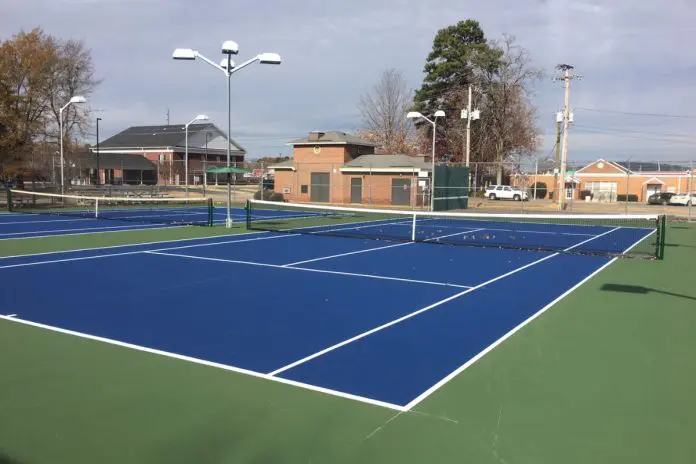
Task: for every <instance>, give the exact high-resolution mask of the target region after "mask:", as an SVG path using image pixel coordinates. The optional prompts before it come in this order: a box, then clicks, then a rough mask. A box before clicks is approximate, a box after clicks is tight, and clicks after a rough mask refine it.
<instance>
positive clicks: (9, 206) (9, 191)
mask: <svg viewBox="0 0 696 464" xmlns="http://www.w3.org/2000/svg"><path fill="white" fill-rule="evenodd" d="M8 187H9V186H8ZM7 211H9V212H10V213H11V212H12V189H10V188H8V189H7Z"/></svg>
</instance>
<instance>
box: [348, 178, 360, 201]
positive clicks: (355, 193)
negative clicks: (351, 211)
mask: <svg viewBox="0 0 696 464" xmlns="http://www.w3.org/2000/svg"><path fill="white" fill-rule="evenodd" d="M350 202H351V203H362V178H360V177H353V178H351V179H350Z"/></svg>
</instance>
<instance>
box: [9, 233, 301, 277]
mask: <svg viewBox="0 0 696 464" xmlns="http://www.w3.org/2000/svg"><path fill="white" fill-rule="evenodd" d="M240 235H241V234H240ZM294 236H295V234H293V235H274V236H271V237H269V236H263V237H254V238H247V239H242V240H230V241H227V242H215V243H197V244H195V245H184V246H180V247H169V248H157V249H155V250H136V251H127V252H124V253H110V254H106V255H91V256H77V257H74V258H64V259H53V260H49V261H33V262H29V263H18V264H8V265H6V266H0V269H11V268H15V267H27V266H38V265H40V264H53V263H67V262H72V261H84V260H87V259H99V258H110V257H112V256H127V255H136V254H139V253H147V252H149V251H168V250H182V249H185V248H196V247H204V246H214V245H227V244H230V243H243V242H252V241H255V240H273V239H277V238H285V237H294ZM129 246H139V245H129ZM97 249H99V248H97ZM19 257H22V256H21V255H20V256H19Z"/></svg>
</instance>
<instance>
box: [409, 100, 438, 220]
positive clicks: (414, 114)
mask: <svg viewBox="0 0 696 464" xmlns="http://www.w3.org/2000/svg"><path fill="white" fill-rule="evenodd" d="M406 117H407V118H408V119H418V118H422V119H425V120H426V121H428V122H429V123H430V124H432V125H433V153H432V161H431V162H432V168H431V173H430V183H431V186H430V211H435V137H436V129H437V118H444V117H445V112H444V111H442V110H437V111H436V112H435V114H434V115H433V119H428V118H427V117H425V116H423V115H422V114H421V113H419V112H418V111H410V112H409V113H408V114H407V115H406Z"/></svg>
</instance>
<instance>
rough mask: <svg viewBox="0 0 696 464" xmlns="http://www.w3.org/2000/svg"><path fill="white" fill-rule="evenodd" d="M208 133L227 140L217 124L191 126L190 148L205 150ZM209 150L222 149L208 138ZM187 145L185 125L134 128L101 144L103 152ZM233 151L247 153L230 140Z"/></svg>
mask: <svg viewBox="0 0 696 464" xmlns="http://www.w3.org/2000/svg"><path fill="white" fill-rule="evenodd" d="M207 133H213V134H217V135H218V137H215V138H213V139H212V140H215V139H217V138H226V134H225V133H224V132H222V131H221V130H220V129H219V128H218V127H217V126H215V124H210V123H208V124H191V125H190V126H189V128H188V137H189V148H191V147H194V148H204V146H205V144H206V136H207ZM208 142H209V146H208V147H209V148H210V149H218V148H220V147H218V146H213V145H214V143H211V139H210V138H208ZM185 145H186V130H185V126H184V125H183V124H177V125H171V126H133V127H129V128H128V129H126V130H124V131H121V132H119V133H118V134H116V135H114V136H113V137H109V138H108V139H106V140H104V141H102V142H100V143H99V149H100V151H101V150H115V149H116V150H118V149H157V148H172V149H174V148H182V149H183V148H185ZM226 145H227V143H226V142H225V143H223V144H222V147H221V148H222V149H226ZM230 145H231V146H232V150H234V151H237V152H242V153H245V152H246V150H244V148H242V146H241V145H239V144H238V143H237V142H235V141H234V140H232V139H230Z"/></svg>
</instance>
